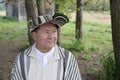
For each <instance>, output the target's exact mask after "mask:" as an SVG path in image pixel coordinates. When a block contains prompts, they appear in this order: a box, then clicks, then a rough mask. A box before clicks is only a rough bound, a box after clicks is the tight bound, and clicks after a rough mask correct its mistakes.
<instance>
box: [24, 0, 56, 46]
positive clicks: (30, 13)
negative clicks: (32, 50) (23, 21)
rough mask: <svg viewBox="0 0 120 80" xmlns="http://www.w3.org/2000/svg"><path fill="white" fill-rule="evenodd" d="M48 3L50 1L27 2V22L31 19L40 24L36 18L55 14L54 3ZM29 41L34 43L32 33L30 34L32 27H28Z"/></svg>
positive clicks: (36, 0)
mask: <svg viewBox="0 0 120 80" xmlns="http://www.w3.org/2000/svg"><path fill="white" fill-rule="evenodd" d="M46 1H48V0H25V7H26V13H27V21H28V20H29V19H30V18H32V19H33V20H34V22H35V23H38V22H37V20H36V17H38V16H39V15H45V14H49V15H52V14H54V4H53V1H51V2H49V3H50V4H49V3H48V2H46ZM47 3H48V4H47ZM51 6H52V7H51ZM28 39H29V42H30V44H33V43H34V40H33V38H32V36H31V32H30V25H28Z"/></svg>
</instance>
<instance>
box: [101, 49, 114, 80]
mask: <svg viewBox="0 0 120 80" xmlns="http://www.w3.org/2000/svg"><path fill="white" fill-rule="evenodd" d="M101 63H102V65H103V75H102V78H101V80H114V79H113V75H114V73H115V60H114V54H113V51H110V52H109V53H108V54H107V55H102V57H101Z"/></svg>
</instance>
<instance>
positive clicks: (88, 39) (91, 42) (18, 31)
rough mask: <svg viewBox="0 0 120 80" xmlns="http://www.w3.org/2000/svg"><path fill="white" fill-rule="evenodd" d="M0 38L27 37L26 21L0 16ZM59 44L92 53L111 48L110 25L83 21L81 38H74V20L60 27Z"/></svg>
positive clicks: (69, 48) (73, 49) (72, 49)
mask: <svg viewBox="0 0 120 80" xmlns="http://www.w3.org/2000/svg"><path fill="white" fill-rule="evenodd" d="M0 34H1V35H0V40H12V39H19V38H26V39H27V25H26V22H17V21H15V20H14V19H11V18H5V19H3V17H0ZM60 46H62V47H65V48H66V49H68V50H70V51H77V52H84V53H91V52H92V53H93V52H98V51H101V50H103V49H104V48H106V49H112V38H111V26H110V25H106V24H105V25H104V24H98V23H95V22H86V21H84V22H83V39H82V41H77V40H76V39H75V22H70V23H68V24H66V25H65V26H63V27H62V28H61V42H60Z"/></svg>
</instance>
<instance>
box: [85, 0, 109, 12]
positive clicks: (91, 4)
mask: <svg viewBox="0 0 120 80" xmlns="http://www.w3.org/2000/svg"><path fill="white" fill-rule="evenodd" d="M84 10H87V11H109V10H110V3H109V0H84Z"/></svg>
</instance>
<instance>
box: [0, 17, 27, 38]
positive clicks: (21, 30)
mask: <svg viewBox="0 0 120 80" xmlns="http://www.w3.org/2000/svg"><path fill="white" fill-rule="evenodd" d="M0 34H1V35H0V40H13V39H18V38H20V37H26V36H27V26H26V22H17V21H15V20H14V19H11V18H5V19H4V18H3V17H0Z"/></svg>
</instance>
